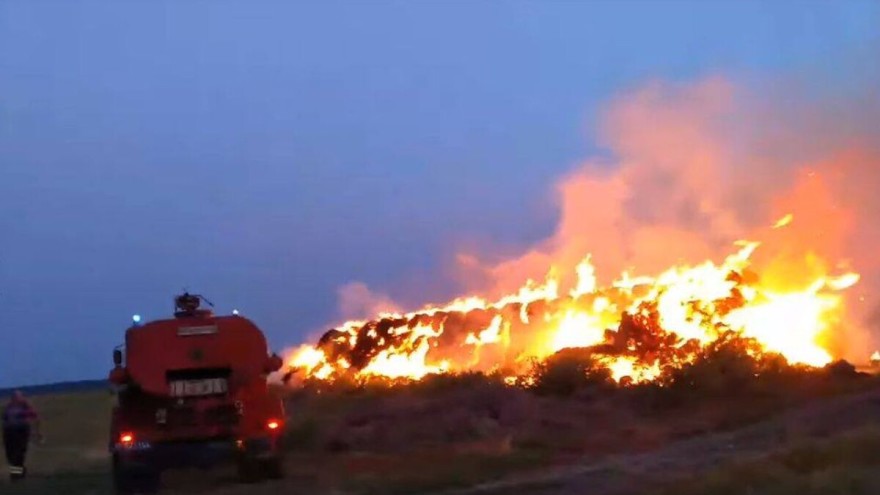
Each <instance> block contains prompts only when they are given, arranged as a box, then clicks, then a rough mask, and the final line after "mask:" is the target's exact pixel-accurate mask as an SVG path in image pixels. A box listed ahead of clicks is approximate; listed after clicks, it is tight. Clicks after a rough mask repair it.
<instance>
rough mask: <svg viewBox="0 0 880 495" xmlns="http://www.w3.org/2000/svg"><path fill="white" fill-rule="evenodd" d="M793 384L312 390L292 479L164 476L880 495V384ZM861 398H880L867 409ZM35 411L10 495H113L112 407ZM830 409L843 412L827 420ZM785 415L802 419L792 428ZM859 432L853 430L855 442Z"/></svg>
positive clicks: (44, 400) (296, 483)
mask: <svg viewBox="0 0 880 495" xmlns="http://www.w3.org/2000/svg"><path fill="white" fill-rule="evenodd" d="M713 373H714V372H703V375H705V376H710V377H711V376H714V375H713ZM725 373H727V372H725ZM703 375H700V376H703ZM725 376H726V375H725ZM847 376H849V375H847ZM785 380H787V381H786V382H785V383H787V384H788V386H787V387H780V386H777V384H776V383H769V384H762V383H761V382H756V383H757V385H754V386H749V387H748V388H746V389H741V390H740V391H739V392H736V393H737V394H738V395H737V396H733V395H730V394H732V393H734V392H733V389H731V388H729V385H727V384H726V382H724V383H721V385H718V387H720V388H711V389H705V388H704V389H698V390H697V391H687V390H685V391H679V392H675V391H674V390H642V391H638V390H618V391H614V390H610V391H609V390H599V391H597V390H595V389H593V388H590V386H587V388H584V389H581V390H578V391H575V392H574V393H572V394H568V395H565V396H555V395H542V394H535V393H533V392H530V391H527V390H522V389H517V388H510V387H505V386H503V385H499V383H497V382H496V381H493V380H492V379H488V378H486V377H479V376H470V377H467V376H465V377H458V378H455V377H448V378H438V379H436V380H426V381H424V382H422V383H419V384H416V385H411V386H406V387H398V388H389V387H374V388H370V387H368V388H365V389H356V390H321V391H311V392H309V391H306V390H304V391H300V392H297V393H293V394H289V395H288V396H287V399H286V400H287V404H288V413H289V417H288V437H287V438H288V443H289V447H290V450H289V452H288V457H287V471H288V477H287V478H286V479H285V480H281V481H277V482H271V483H264V484H259V485H241V484H238V483H237V482H236V480H235V476H234V472H233V471H232V470H231V469H225V470H224V469H219V470H215V471H212V472H210V473H209V474H201V473H200V474H196V475H193V473H192V472H172V473H168V474H167V475H166V476H163V479H164V480H165V486H166V489H165V491H164V492H163V493H168V494H175V493H178V494H179V493H210V494H211V495H262V494H266V495H268V494H274V493H309V494H315V495H322V494H331V493H332V494H354V495H373V494H376V495H379V494H388V495H397V494H400V495H403V494H420V493H423V494H427V493H431V492H436V491H438V490H450V489H457V488H465V487H469V486H472V485H476V484H480V483H484V482H487V481H492V480H501V479H507V480H510V479H513V480H514V481H515V480H516V479H517V478H520V477H524V478H525V477H528V476H531V475H536V476H542V475H543V473H545V472H550V470H557V469H568V468H569V467H574V468H578V466H587V467H589V466H591V465H597V464H602V463H603V462H606V460H608V459H613V458H615V457H616V458H623V459H626V458H627V456H632V457H633V458H636V457H638V456H647V458H644V457H643V458H642V460H643V461H647V464H644V465H645V466H648V465H655V466H659V469H655V473H654V474H658V473H659V475H660V476H659V478H658V479H659V481H658V482H655V481H654V480H651V481H650V482H649V483H647V484H643V485H640V486H639V488H638V490H630V491H624V492H615V491H614V490H613V487H611V486H610V484H609V485H608V486H601V485H597V484H592V485H581V486H580V487H577V486H576V488H578V489H577V490H575V491H570V492H568V491H556V490H552V489H551V490H550V491H541V492H525V491H520V490H519V489H516V487H511V488H510V489H507V490H505V491H503V492H498V493H509V494H513V493H516V494H519V493H540V494H541V495H549V494H551V493H552V494H554V495H555V494H557V493H564V494H565V495H568V494H571V495H575V494H577V495H580V494H581V493H587V492H589V493H591V494H600V495H610V494H615V495H617V494H618V493H626V494H628V495H633V494H644V495H672V494H676V495H679V494H680V495H697V494H704V493H711V494H721V495H725V494H730V495H733V494H744V493H748V494H753V495H789V494H790V495H796V494H813V493H815V494H819V493H822V494H825V493H830V494H841V495H842V494H852V495H863V494H865V495H866V494H869V493H880V483H878V481H876V480H875V478H876V479H877V480H880V477H876V476H874V475H873V474H872V473H873V472H874V470H875V469H877V468H878V467H880V426H871V425H880V388H878V387H880V382H878V381H877V380H876V379H873V378H867V377H854V378H847V377H844V378H842V379H840V378H836V375H835V374H833V373H831V374H812V375H799V374H798V375H792V376H791V377H787V378H785ZM789 380H790V381H789ZM713 383H714V382H713ZM720 392H724V393H720ZM657 393H659V394H661V395H660V396H655V395H656V394H657ZM670 394H672V395H670ZM865 394H869V395H870V394H874V395H876V397H874V395H871V396H869V397H868V398H867V399H866V398H865V397H864V396H865ZM850 397H855V398H858V401H859V402H854V403H853V404H857V405H856V406H850V405H849V403H846V402H842V401H845V400H847V398H850ZM658 399H662V400H659V401H658ZM670 399H674V400H670ZM32 400H33V402H34V405H35V406H36V407H37V408H38V409H39V411H40V413H41V416H42V420H43V430H44V432H45V436H46V442H45V444H43V445H33V446H32V448H31V452H30V455H29V461H28V466H29V470H30V474H31V477H30V478H29V479H28V480H27V481H26V482H25V483H23V484H17V485H15V487H14V488H12V487H11V486H9V485H8V484H7V481H6V480H5V479H3V480H2V481H0V493H3V494H6V493H17V494H21V495H49V494H53V495H54V494H63V495H86V494H92V495H99V494H109V493H111V488H110V473H109V459H108V453H107V443H108V427H109V416H110V410H111V407H112V403H113V397H112V396H111V395H110V394H109V393H108V392H80V393H70V394H56V395H44V396H36V397H34V398H32ZM875 402H877V403H878V405H876V406H874V405H872V404H874V403H875ZM828 404H830V405H832V406H834V408H836V409H831V410H830V412H829V410H828V408H825V409H823V407H824V406H825V405H828ZM872 408H876V409H877V410H876V411H875V410H874V409H872ZM786 411H787V413H786ZM823 411H824V412H823ZM841 411H843V412H847V414H849V416H846V415H845V414H841ZM781 413H785V414H783V415H781V416H780V414H781ZM788 413H797V414H801V413H803V414H801V416H802V417H801V416H797V417H794V419H790V418H789V415H786V414H788ZM875 416H876V419H875ZM768 418H770V419H768ZM787 418H789V419H787ZM764 423H766V424H767V425H768V426H767V427H766V429H765V430H761V431H768V432H773V431H777V430H779V431H785V432H787V433H786V435H784V436H785V439H784V440H783V441H782V442H774V443H772V448H771V447H770V445H771V444H769V443H768V444H766V446H764V447H762V445H765V444H763V443H755V441H754V437H755V435H754V434H751V433H749V431H750V429H749V428H750V426H749V425H755V426H756V427H761V424H764ZM761 428H764V427H761ZM854 428H859V429H858V430H856V432H855V433H853V431H852V430H853V429H854ZM724 432H731V433H730V434H731V435H738V436H736V438H738V439H740V440H742V441H743V443H738V445H739V446H738V447H737V449H742V450H737V449H734V450H733V451H732V452H731V453H732V455H727V454H725V456H724V458H723V461H719V466H717V467H715V468H714V469H711V470H705V469H703V470H700V471H699V472H696V471H689V470H684V471H680V472H678V473H677V474H676V476H675V477H672V476H671V475H668V474H664V473H665V471H667V468H664V467H663V466H664V465H668V464H669V462H675V463H678V464H679V465H680V466H688V465H690V464H691V461H692V460H693V458H695V457H696V458H700V457H703V455H702V454H700V453H697V454H694V451H693V450H691V451H688V450H687V449H683V450H682V449H679V450H676V446H677V445H679V444H691V443H693V442H692V440H695V441H697V442H704V443H705V445H703V446H702V447H700V448H703V449H708V450H706V451H707V452H717V451H718V450H719V447H720V448H721V449H724V450H726V449H727V442H728V440H726V439H725V438H727V437H726V435H727V433H724ZM772 434H773V435H775V433H772ZM759 437H761V438H763V437H766V435H764V434H763V433H762V434H760V435H759ZM750 438H751V440H750ZM737 442H739V440H737ZM749 445H751V446H750V447H749ZM667 447H671V448H672V451H670V450H668V449H667ZM664 449H667V450H666V451H664ZM655 453H656V455H655ZM652 456H653V459H652ZM758 457H760V459H758ZM679 475H681V476H679ZM671 481H674V483H673V484H671V485H667V484H666V483H669V482H671ZM13 490H14V491H13ZM492 493H495V492H492Z"/></svg>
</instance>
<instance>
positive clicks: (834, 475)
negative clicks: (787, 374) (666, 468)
mask: <svg viewBox="0 0 880 495" xmlns="http://www.w3.org/2000/svg"><path fill="white" fill-rule="evenodd" d="M878 473H880V428H878V426H872V427H868V428H864V429H859V430H856V431H853V432H848V433H845V434H841V435H836V436H833V437H831V438H827V439H823V440H806V441H801V442H794V443H792V444H790V445H788V446H787V447H786V448H784V449H782V450H781V451H780V452H777V453H775V454H772V455H770V456H766V457H763V458H760V459H741V460H738V461H735V462H731V463H728V464H725V465H722V466H719V467H718V468H716V469H715V470H713V471H711V472H710V473H708V474H707V475H703V476H699V477H693V478H685V479H681V480H678V481H676V482H674V483H672V484H670V485H669V486H667V487H664V488H662V489H660V490H658V492H657V493H656V494H655V495H703V494H713V495H741V494H749V495H875V494H877V493H880V475H878Z"/></svg>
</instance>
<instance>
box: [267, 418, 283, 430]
mask: <svg viewBox="0 0 880 495" xmlns="http://www.w3.org/2000/svg"><path fill="white" fill-rule="evenodd" d="M266 426H267V427H268V428H269V429H270V430H277V429H278V428H279V427H280V426H281V423H280V422H278V421H276V420H274V419H272V420H269V422H268V423H266Z"/></svg>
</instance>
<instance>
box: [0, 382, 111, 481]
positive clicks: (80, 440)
mask: <svg viewBox="0 0 880 495" xmlns="http://www.w3.org/2000/svg"><path fill="white" fill-rule="evenodd" d="M31 401H32V402H33V404H34V406H35V407H36V408H37V410H38V411H39V413H40V417H41V419H42V429H43V434H44V436H45V443H44V444H42V445H37V444H32V445H31V446H30V449H29V452H28V462H27V465H28V472H29V475H30V476H31V478H30V479H29V480H28V481H27V483H26V484H17V485H16V486H15V492H14V493H21V494H23V495H30V494H41V495H42V494H50V493H52V494H55V493H59V494H60V493H65V494H70V495H75V494H77V495H78V494H92V493H94V494H98V493H109V491H110V485H109V482H108V476H107V469H108V466H109V461H108V453H107V443H108V434H109V433H108V431H109V424H110V410H111V407H112V404H113V397H112V395H110V394H109V392H106V391H102V392H81V393H71V394H56V395H40V396H35V397H32V398H31ZM4 467H5V466H4ZM7 483H8V480H7V478H6V477H4V478H3V479H2V481H0V489H2V490H7V489H11V487H9V486H8V485H7ZM4 493H5V491H4ZM10 493H12V492H10Z"/></svg>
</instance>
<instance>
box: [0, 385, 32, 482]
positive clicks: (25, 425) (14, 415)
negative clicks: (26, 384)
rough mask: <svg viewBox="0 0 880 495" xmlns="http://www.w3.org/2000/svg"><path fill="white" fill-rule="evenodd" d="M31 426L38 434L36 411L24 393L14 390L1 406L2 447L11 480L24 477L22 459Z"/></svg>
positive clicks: (25, 453) (25, 452) (29, 438)
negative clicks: (7, 400)
mask: <svg viewBox="0 0 880 495" xmlns="http://www.w3.org/2000/svg"><path fill="white" fill-rule="evenodd" d="M32 427H33V429H34V430H35V431H34V433H35V434H36V435H37V436H39V428H40V423H39V417H38V416H37V411H36V410H34V408H33V406H31V403H30V402H29V401H28V400H27V399H25V398H24V394H22V393H21V391H20V390H16V391H15V392H14V393H13V394H12V399H11V400H10V401H9V403H8V404H6V407H4V408H3V447H4V448H5V449H6V462H7V463H8V464H9V479H10V480H11V481H13V482H15V481H19V480H21V479H24V477H25V474H26V469H25V467H24V459H25V456H26V455H27V448H28V443H29V442H30V440H31V428H32Z"/></svg>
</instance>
